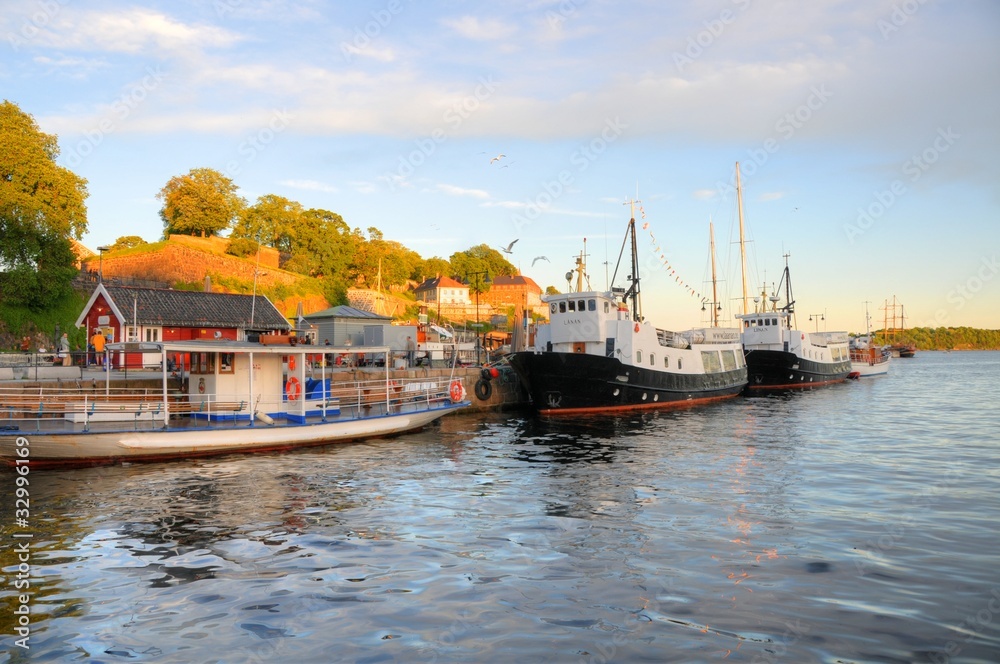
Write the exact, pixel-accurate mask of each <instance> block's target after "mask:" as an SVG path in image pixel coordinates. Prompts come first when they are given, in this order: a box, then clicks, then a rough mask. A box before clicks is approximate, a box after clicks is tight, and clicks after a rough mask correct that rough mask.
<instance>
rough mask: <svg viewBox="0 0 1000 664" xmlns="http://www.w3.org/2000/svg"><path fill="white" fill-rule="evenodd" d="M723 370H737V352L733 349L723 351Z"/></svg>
mask: <svg viewBox="0 0 1000 664" xmlns="http://www.w3.org/2000/svg"><path fill="white" fill-rule="evenodd" d="M722 370H723V371H736V354H735V353H734V352H733V351H731V350H724V351H722Z"/></svg>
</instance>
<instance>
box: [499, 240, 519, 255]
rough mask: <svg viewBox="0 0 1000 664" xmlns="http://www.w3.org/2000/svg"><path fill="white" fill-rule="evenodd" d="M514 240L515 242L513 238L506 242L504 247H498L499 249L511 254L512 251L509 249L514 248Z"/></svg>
mask: <svg viewBox="0 0 1000 664" xmlns="http://www.w3.org/2000/svg"><path fill="white" fill-rule="evenodd" d="M516 242H517V240H514V242H511V243H510V244H508V245H507V247H506V248H504V247H500V251H502V252H504V253H505V254H512V253H514V252H513V251H511V249H513V248H514V243H516Z"/></svg>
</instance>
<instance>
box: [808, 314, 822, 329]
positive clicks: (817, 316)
mask: <svg viewBox="0 0 1000 664" xmlns="http://www.w3.org/2000/svg"><path fill="white" fill-rule="evenodd" d="M814 316H815V318H816V332H819V322H820V321H821V320H822V321H825V320H826V315H825V314H809V320H810V322H811V321H812V320H813V317H814Z"/></svg>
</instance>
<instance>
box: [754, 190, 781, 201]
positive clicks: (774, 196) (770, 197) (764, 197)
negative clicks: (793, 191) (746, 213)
mask: <svg viewBox="0 0 1000 664" xmlns="http://www.w3.org/2000/svg"><path fill="white" fill-rule="evenodd" d="M784 197H785V194H784V192H781V191H769V192H765V193H763V194H761V195H760V196H758V197H757V200H758V201H761V202H762V203H767V202H768V201H776V200H778V199H779V198H784Z"/></svg>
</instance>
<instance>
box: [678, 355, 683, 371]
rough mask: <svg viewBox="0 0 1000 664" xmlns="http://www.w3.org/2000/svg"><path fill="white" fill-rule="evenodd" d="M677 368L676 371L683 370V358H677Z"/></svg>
mask: <svg viewBox="0 0 1000 664" xmlns="http://www.w3.org/2000/svg"><path fill="white" fill-rule="evenodd" d="M677 368H678V369H683V368H684V358H683V357H678V358H677Z"/></svg>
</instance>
